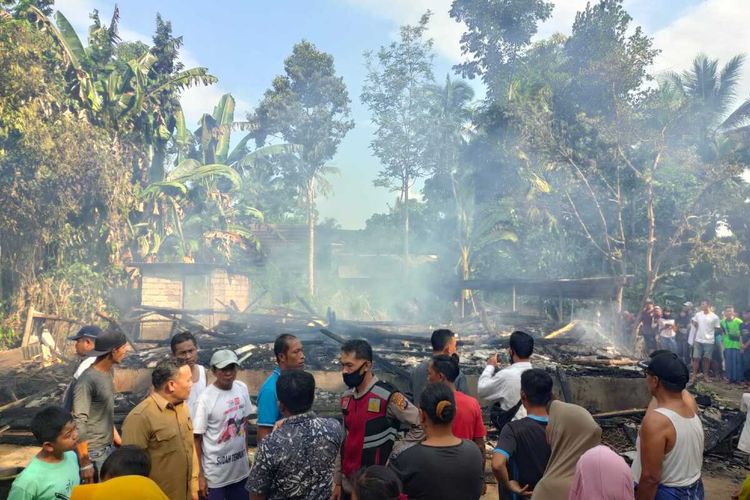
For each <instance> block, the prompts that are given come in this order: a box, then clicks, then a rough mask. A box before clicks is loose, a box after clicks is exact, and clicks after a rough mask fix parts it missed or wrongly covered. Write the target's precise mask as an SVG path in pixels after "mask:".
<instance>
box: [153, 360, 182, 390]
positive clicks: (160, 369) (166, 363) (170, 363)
mask: <svg viewBox="0 0 750 500" xmlns="http://www.w3.org/2000/svg"><path fill="white" fill-rule="evenodd" d="M184 364H185V361H184V360H182V359H176V358H164V359H162V360H161V361H159V362H158V363H156V366H155V367H154V370H153V371H152V372H151V384H152V385H153V386H154V388H155V389H161V388H162V387H164V385H165V384H166V383H167V382H169V381H170V380H173V379H174V378H175V377H176V376H177V373H178V372H179V371H180V367H181V366H183V365H184Z"/></svg>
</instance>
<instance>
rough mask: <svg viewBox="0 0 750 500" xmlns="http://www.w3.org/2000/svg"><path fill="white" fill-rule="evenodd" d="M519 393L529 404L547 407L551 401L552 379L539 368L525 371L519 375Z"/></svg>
mask: <svg viewBox="0 0 750 500" xmlns="http://www.w3.org/2000/svg"><path fill="white" fill-rule="evenodd" d="M521 391H523V393H524V394H526V398H527V399H528V400H529V404H531V405H534V406H547V403H549V402H550V401H551V400H552V377H550V375H549V373H547V372H546V371H544V370H542V369H540V368H532V369H530V370H526V371H525V372H523V373H522V374H521Z"/></svg>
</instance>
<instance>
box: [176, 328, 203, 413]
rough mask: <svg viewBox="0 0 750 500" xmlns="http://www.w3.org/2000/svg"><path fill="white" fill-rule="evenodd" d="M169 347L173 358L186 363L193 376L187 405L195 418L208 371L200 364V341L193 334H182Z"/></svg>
mask: <svg viewBox="0 0 750 500" xmlns="http://www.w3.org/2000/svg"><path fill="white" fill-rule="evenodd" d="M169 347H170V348H171V349H172V356H174V357H175V358H177V359H179V360H181V361H183V362H184V363H186V364H187V365H188V366H189V367H190V372H191V373H192V374H193V387H192V388H191V389H190V397H189V398H188V400H187V401H186V403H187V406H188V411H189V412H190V417H191V418H194V416H195V405H197V404H198V397H199V396H200V395H201V393H202V392H203V390H204V389H205V388H206V369H205V368H203V367H202V366H201V365H199V364H198V341H196V340H195V336H194V335H193V334H192V333H190V332H181V333H178V334H177V335H175V336H174V337H172V339H171V340H170V341H169Z"/></svg>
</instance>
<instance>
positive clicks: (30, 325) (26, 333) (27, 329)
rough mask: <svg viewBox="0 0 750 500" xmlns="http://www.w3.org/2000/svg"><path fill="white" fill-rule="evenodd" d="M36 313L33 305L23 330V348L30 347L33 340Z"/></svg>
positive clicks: (30, 307)
mask: <svg viewBox="0 0 750 500" xmlns="http://www.w3.org/2000/svg"><path fill="white" fill-rule="evenodd" d="M35 315H36V311H35V310H34V306H33V305H29V312H28V313H27V314H26V325H25V326H24V328H23V340H21V347H26V346H27V345H29V339H30V338H31V332H32V330H33V329H34V316H35Z"/></svg>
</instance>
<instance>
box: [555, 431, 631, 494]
mask: <svg viewBox="0 0 750 500" xmlns="http://www.w3.org/2000/svg"><path fill="white" fill-rule="evenodd" d="M634 496H635V492H634V490H633V475H632V474H631V472H630V467H628V464H626V463H625V460H623V459H622V457H621V456H620V455H618V454H617V453H615V452H614V451H612V450H611V449H610V448H609V447H607V446H604V445H599V446H595V447H593V448H591V449H590V450H589V451H587V452H586V453H584V454H583V455H582V456H581V459H580V460H578V465H576V475H575V478H573V485H572V486H571V487H570V493H569V494H568V500H593V499H595V500H633V498H634Z"/></svg>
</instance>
